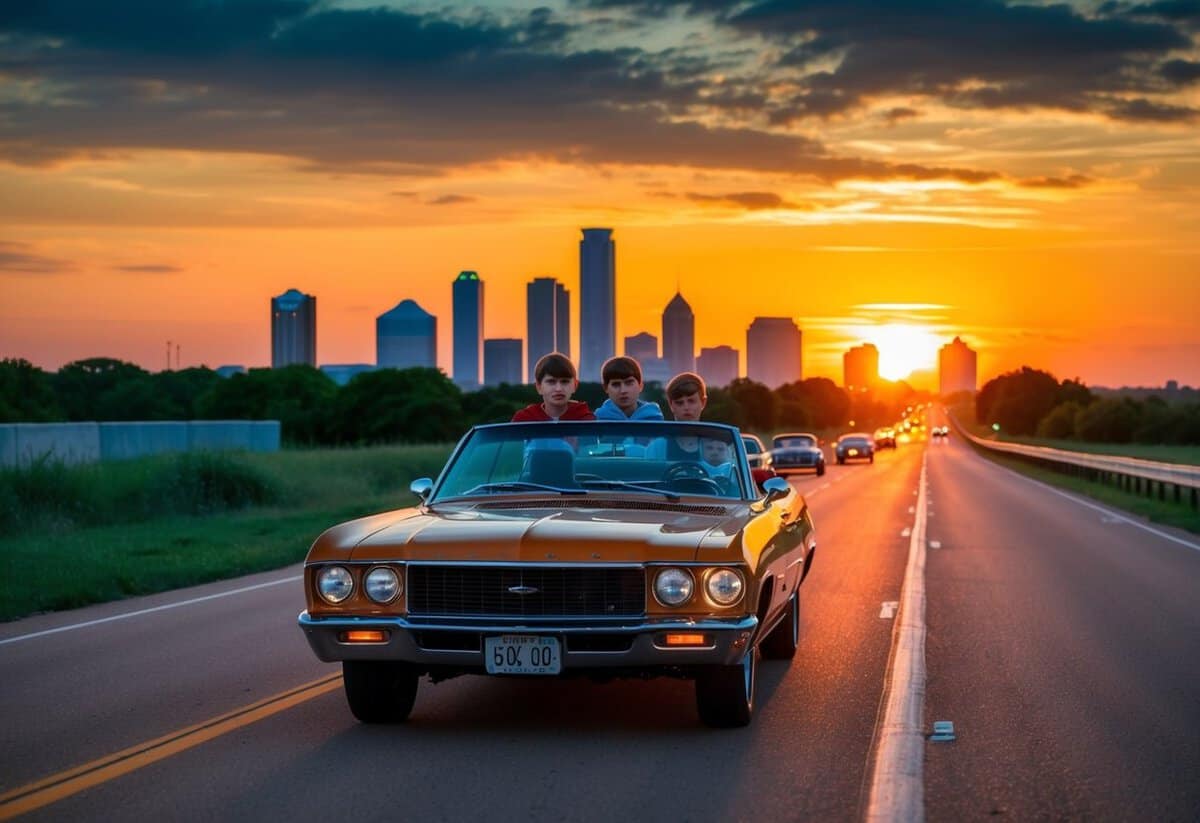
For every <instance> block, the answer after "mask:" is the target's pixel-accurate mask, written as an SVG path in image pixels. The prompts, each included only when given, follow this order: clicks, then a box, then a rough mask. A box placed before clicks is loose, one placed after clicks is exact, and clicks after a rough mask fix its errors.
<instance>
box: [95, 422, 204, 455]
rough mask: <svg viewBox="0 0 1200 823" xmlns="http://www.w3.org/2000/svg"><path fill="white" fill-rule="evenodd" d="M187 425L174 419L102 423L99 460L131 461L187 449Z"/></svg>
mask: <svg viewBox="0 0 1200 823" xmlns="http://www.w3.org/2000/svg"><path fill="white" fill-rule="evenodd" d="M189 425H190V424H189V423H185V422H182V421H175V420H163V421H159V420H154V421H147V422H144V423H101V424H100V459H101V460H131V459H132V458H135V457H144V456H146V455H148V454H164V453H166V452H184V451H187V450H188V427H189Z"/></svg>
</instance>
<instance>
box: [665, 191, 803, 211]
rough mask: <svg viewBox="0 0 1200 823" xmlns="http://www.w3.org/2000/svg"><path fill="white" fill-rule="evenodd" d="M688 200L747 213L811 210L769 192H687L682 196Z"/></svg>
mask: <svg viewBox="0 0 1200 823" xmlns="http://www.w3.org/2000/svg"><path fill="white" fill-rule="evenodd" d="M684 197H686V198H687V199H688V200H691V201H692V202H695V203H712V204H719V205H723V206H728V205H732V206H737V207H739V208H743V209H746V210H747V211H761V210H763V209H793V210H795V209H804V210H808V209H811V208H812V207H811V206H805V205H800V204H796V203H791V202H788V201H787V200H784V199H783V198H782V197H780V196H779V195H778V194H775V193H773V192H769V191H743V192H735V193H731V194H697V193H695V192H688V193H687V194H685V195H684Z"/></svg>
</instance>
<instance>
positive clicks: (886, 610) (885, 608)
mask: <svg viewBox="0 0 1200 823" xmlns="http://www.w3.org/2000/svg"><path fill="white" fill-rule="evenodd" d="M898 608H900V601H898V600H885V601H883V605H881V606H880V607H879V619H880V620H891V619H892V618H893V617H895V616H896V609H898Z"/></svg>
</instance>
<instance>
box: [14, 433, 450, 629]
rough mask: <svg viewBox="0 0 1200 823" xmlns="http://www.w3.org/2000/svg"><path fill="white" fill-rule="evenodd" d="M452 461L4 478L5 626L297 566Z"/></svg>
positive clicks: (229, 460) (367, 454) (250, 465)
mask: <svg viewBox="0 0 1200 823" xmlns="http://www.w3.org/2000/svg"><path fill="white" fill-rule="evenodd" d="M449 449H450V447H449V446H445V445H442V446H407V447H405V446H396V447H380V448H373V449H353V450H312V451H283V452H277V453H272V454H234V455H220V456H214V457H215V458H217V459H213V460H207V461H205V460H202V461H199V462H197V461H196V460H195V455H191V456H188V455H175V456H172V457H166V458H152V459H147V460H138V461H130V462H125V463H104V464H96V465H91V466H80V467H69V468H62V467H52V466H42V467H35V468H34V469H33V471H32V472H25V473H21V472H4V473H0V512H5V511H7V512H8V515H7V516H6V517H4V518H0V523H2V524H3V525H4V534H3V535H0V620H12V619H14V618H17V617H21V616H24V615H28V614H32V613H35V612H40V611H53V610H58V609H69V608H77V607H79V606H85V605H88V604H91V603H101V602H106V601H109V600H115V599H120V598H122V597H129V596H132V595H141V594H151V593H154V592H159V591H165V590H168V589H173V588H179V587H182V586H190V585H194V584H197V583H204V582H209V581H213V580H221V579H225V578H229V577H235V576H238V575H242V574H249V573H251V572H258V571H266V570H269V569H274V568H279V567H281V566H286V565H289V564H291V563H296V562H299V561H301V560H303V559H304V555H305V552H306V551H307V550H308V547H309V545H310V544H311V543H312V541H313V539H314V538H315V537H316V536H317V535H318V534H320V533H321V532H322V531H324V530H325V529H326V528H328V527H329V526H332V525H334V524H335V523H339V522H341V521H343V520H349V519H351V518H354V517H360V516H362V515H366V514H371V513H373V512H379V511H386V510H388V509H394V508H402V507H405V506H410V505H412V504H413V503H414V502H415V500H416V499H415V498H414V497H413V496H412V494H411V493H410V492H409V491H408V484H409V482H410V481H411V480H412V479H414V478H416V477H421V476H435V475H436V474H437V473H438V471H440V469H441V466H442V464H443V463H444V462H445V459H446V457H447V455H448V453H449ZM247 478H250V479H251V480H250V481H246V479H247ZM244 481H246V482H244ZM231 488H232V489H233V490H234V491H235V492H240V493H244V495H245V497H238V496H237V495H236V494H231V493H230V491H229V490H230V489H231ZM14 507H15V508H14ZM14 512H15V514H14Z"/></svg>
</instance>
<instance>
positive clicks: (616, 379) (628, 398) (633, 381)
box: [596, 357, 663, 420]
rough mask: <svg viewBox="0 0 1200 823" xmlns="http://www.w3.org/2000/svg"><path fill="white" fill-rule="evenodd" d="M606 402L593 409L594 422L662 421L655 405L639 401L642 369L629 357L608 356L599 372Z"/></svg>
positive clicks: (660, 410)
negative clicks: (594, 410)
mask: <svg viewBox="0 0 1200 823" xmlns="http://www.w3.org/2000/svg"><path fill="white" fill-rule="evenodd" d="M600 380H601V382H602V383H603V384H604V391H605V392H606V393H607V394H608V399H607V400H605V401H604V403H603V405H601V406H600V408H598V409H596V419H597V420H662V419H663V413H662V409H661V408H659V405H658V404H657V403H651V402H649V401H647V400H641V399H639V397H638V395H640V394H641V393H642V389H643V388H644V385H643V383H642V367H641V365H640V364H639V363H638V361H636V360H634V359H633V358H632V357H610V358H608V360H605V361H604V365H603V366H602V367H601V369H600Z"/></svg>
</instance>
